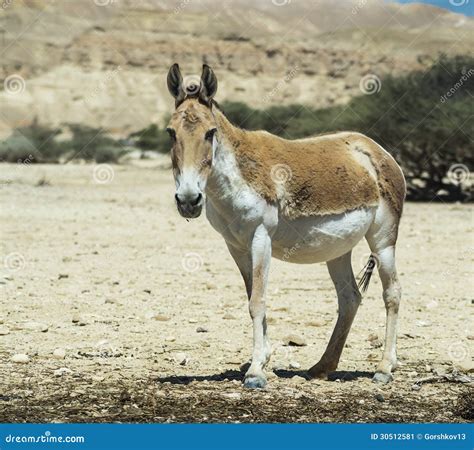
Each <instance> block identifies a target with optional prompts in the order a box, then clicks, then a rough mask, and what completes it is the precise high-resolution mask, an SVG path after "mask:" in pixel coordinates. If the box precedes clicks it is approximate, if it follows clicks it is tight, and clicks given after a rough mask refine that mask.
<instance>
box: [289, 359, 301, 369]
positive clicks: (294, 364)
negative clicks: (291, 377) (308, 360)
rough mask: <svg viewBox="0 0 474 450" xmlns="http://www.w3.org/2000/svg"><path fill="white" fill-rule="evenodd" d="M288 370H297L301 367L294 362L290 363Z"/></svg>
mask: <svg viewBox="0 0 474 450" xmlns="http://www.w3.org/2000/svg"><path fill="white" fill-rule="evenodd" d="M289 367H290V369H299V368H300V367H301V364H300V363H297V362H296V361H290V366H289Z"/></svg>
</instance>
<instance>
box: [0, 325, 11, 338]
mask: <svg viewBox="0 0 474 450" xmlns="http://www.w3.org/2000/svg"><path fill="white" fill-rule="evenodd" d="M9 333H10V329H9V328H8V327H7V326H4V325H0V336H6V335H7V334H9Z"/></svg>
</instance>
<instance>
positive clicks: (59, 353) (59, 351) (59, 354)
mask: <svg viewBox="0 0 474 450" xmlns="http://www.w3.org/2000/svg"><path fill="white" fill-rule="evenodd" d="M65 357H66V350H64V349H63V348H56V349H55V350H54V352H53V358H55V359H64V358H65Z"/></svg>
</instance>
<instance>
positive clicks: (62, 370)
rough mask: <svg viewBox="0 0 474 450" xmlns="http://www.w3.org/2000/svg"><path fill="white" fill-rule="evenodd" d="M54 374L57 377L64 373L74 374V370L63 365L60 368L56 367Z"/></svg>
mask: <svg viewBox="0 0 474 450" xmlns="http://www.w3.org/2000/svg"><path fill="white" fill-rule="evenodd" d="M53 374H54V376H55V377H62V376H64V375H71V374H72V370H71V369H68V368H67V367H61V368H59V369H56V370H55V371H54V372H53Z"/></svg>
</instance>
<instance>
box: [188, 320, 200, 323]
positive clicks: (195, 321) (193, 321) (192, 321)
mask: <svg viewBox="0 0 474 450" xmlns="http://www.w3.org/2000/svg"><path fill="white" fill-rule="evenodd" d="M188 322H189V323H198V321H197V320H196V319H189V320H188Z"/></svg>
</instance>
